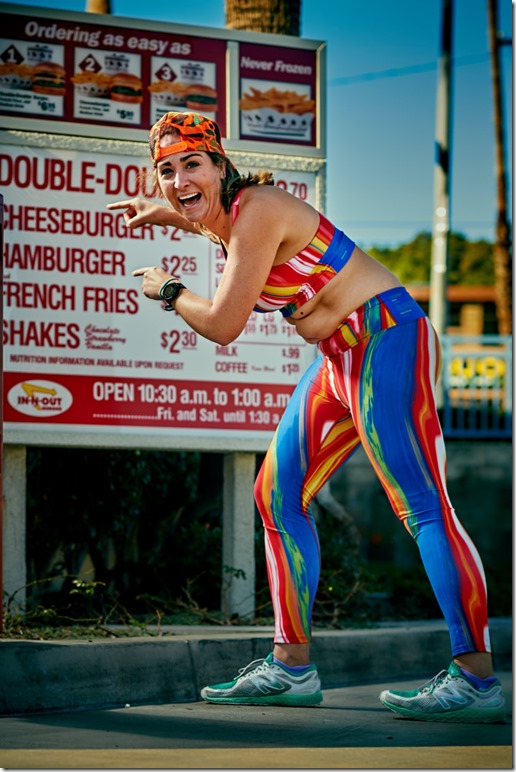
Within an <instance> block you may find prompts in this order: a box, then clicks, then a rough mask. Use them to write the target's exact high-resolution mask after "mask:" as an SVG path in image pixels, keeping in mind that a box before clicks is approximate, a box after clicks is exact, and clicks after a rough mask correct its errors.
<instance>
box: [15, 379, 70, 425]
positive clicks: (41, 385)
mask: <svg viewBox="0 0 516 772" xmlns="http://www.w3.org/2000/svg"><path fill="white" fill-rule="evenodd" d="M7 401H8V402H9V404H10V405H11V407H13V408H14V409H15V410H17V411H18V412H19V413H23V414H24V415H29V416H32V417H34V418H50V417H52V416H55V415H59V414H60V413H64V412H65V410H68V408H69V407H70V405H71V404H72V402H73V397H72V394H71V392H70V391H68V389H67V388H66V387H65V386H62V385H61V384H60V383H55V382H54V381H40V380H32V379H31V380H30V381H20V382H19V383H17V384H16V385H15V386H13V387H12V388H11V389H9V393H8V395H7Z"/></svg>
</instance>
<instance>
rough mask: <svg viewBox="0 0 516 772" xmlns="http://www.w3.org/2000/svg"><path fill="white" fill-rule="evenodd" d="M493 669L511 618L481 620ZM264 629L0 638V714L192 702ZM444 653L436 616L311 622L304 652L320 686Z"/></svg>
mask: <svg viewBox="0 0 516 772" xmlns="http://www.w3.org/2000/svg"><path fill="white" fill-rule="evenodd" d="M490 630H491V638H492V645H493V652H494V661H495V668H496V670H497V671H509V670H511V669H512V620H511V619H506V618H503V619H502V618H495V619H492V620H491V623H490ZM272 638H273V630H272V628H271V627H217V626H172V627H165V628H161V630H160V634H159V635H156V636H155V637H149V636H148V637H139V638H118V639H112V640H92V641H84V640H80V641H75V640H73V641H72V640H70V641H24V640H20V641H18V640H2V641H0V673H1V678H0V714H3V715H9V714H10V715H16V714H18V715H19V714H27V713H36V712H43V711H63V710H86V709H88V710H91V709H93V708H113V707H120V706H122V707H123V706H124V705H126V704H130V705H132V706H134V705H146V704H147V705H148V704H164V703H184V702H195V701H196V700H198V699H199V691H200V689H201V687H202V686H204V685H205V684H208V683H217V682H220V681H227V680H230V679H231V678H233V677H235V675H237V673H238V670H239V668H241V667H243V666H244V665H246V664H247V663H249V662H251V661H252V660H254V659H258V658H262V657H265V656H266V655H267V654H268V652H269V651H270V650H271V647H272ZM450 659H451V655H450V644H449V637H448V632H447V629H446V626H445V624H444V622H441V621H423V622H407V623H392V624H381V625H378V626H376V627H374V628H371V629H365V630H362V629H361V630H335V631H334V630H315V631H314V635H313V645H312V660H313V661H314V662H315V663H316V664H317V667H318V669H319V674H320V677H321V681H322V685H323V689H332V688H336V687H345V686H352V685H355V684H370V683H375V682H379V681H384V680H392V681H396V680H399V679H405V678H414V679H416V678H417V679H422V680H425V679H427V678H430V677H431V676H433V675H435V674H436V673H437V672H438V671H439V670H442V669H443V668H447V666H448V664H449V662H450Z"/></svg>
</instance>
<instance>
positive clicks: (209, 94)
mask: <svg viewBox="0 0 516 772" xmlns="http://www.w3.org/2000/svg"><path fill="white" fill-rule="evenodd" d="M186 107H187V109H188V110H194V111H195V112H199V113H216V112H217V110H218V109H219V106H218V104H217V92H216V91H215V89H214V88H212V87H211V86H205V85H203V84H202V83H197V84H196V83H192V84H191V85H189V86H188V90H187V92H186Z"/></svg>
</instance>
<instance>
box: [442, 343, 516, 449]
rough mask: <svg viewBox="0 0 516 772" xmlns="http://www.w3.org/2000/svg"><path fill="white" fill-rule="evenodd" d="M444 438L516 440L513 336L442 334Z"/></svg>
mask: <svg viewBox="0 0 516 772" xmlns="http://www.w3.org/2000/svg"><path fill="white" fill-rule="evenodd" d="M441 345H442V350H443V367H442V373H441V377H442V402H443V404H442V423H443V432H444V435H445V437H456V438H460V437H464V438H467V437H476V438H493V439H494V438H510V437H512V336H511V335H478V336H462V335H442V336H441Z"/></svg>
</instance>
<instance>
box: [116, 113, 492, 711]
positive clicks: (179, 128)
mask: <svg viewBox="0 0 516 772" xmlns="http://www.w3.org/2000/svg"><path fill="white" fill-rule="evenodd" d="M149 144H150V151H151V156H152V159H153V163H154V167H155V170H156V175H157V181H158V184H159V188H160V190H161V193H162V195H163V197H164V198H165V200H166V201H167V202H168V204H169V205H170V208H167V207H161V206H159V205H156V204H154V203H151V202H145V201H141V200H139V199H133V200H130V201H121V202H117V203H114V204H110V205H109V208H111V209H117V208H121V209H124V210H125V211H124V218H125V221H126V224H127V225H128V226H129V227H131V228H136V227H138V226H140V225H142V224H144V223H149V222H150V223H156V224H160V225H163V224H166V225H172V226H174V227H179V228H182V229H184V230H186V231H191V232H193V233H199V234H203V235H205V236H207V237H208V238H210V239H212V240H214V241H217V242H219V243H220V244H221V246H222V247H223V249H224V252H225V254H226V265H225V269H224V272H223V274H222V277H221V280H220V283H219V285H218V287H217V291H216V292H215V295H214V297H213V299H211V300H208V299H206V298H202V297H199V296H198V295H196V294H195V293H193V292H191V291H190V290H189V289H188V288H187V287H185V286H184V285H183V284H181V282H180V280H179V278H178V277H175V276H171V275H170V274H167V273H166V272H165V271H163V270H161V269H160V268H157V267H147V268H140V269H138V270H136V271H134V274H133V275H134V276H142V277H143V283H142V290H143V293H144V294H145V295H146V296H147V297H149V298H152V299H153V300H160V299H162V300H163V299H164V300H166V301H167V303H168V304H169V306H170V307H172V308H174V309H175V311H176V312H177V313H178V314H179V315H180V316H181V317H182V319H184V320H185V322H186V323H187V324H188V325H189V326H190V327H191V328H192V329H193V330H195V331H196V332H197V333H199V334H200V335H202V336H204V337H205V338H208V339H209V340H212V341H215V342H216V343H218V344H221V345H227V344H229V343H231V342H232V341H234V340H235V338H237V337H238V336H239V335H240V333H241V332H242V331H243V329H244V327H245V324H246V322H247V320H248V318H249V315H250V314H251V312H252V311H253V309H256V310H257V311H262V312H266V311H267V312H268V311H272V310H280V311H281V313H282V314H283V316H284V317H285V318H286V319H287V321H288V322H289V323H290V324H293V325H294V326H295V328H296V331H297V333H298V334H299V335H300V336H301V337H302V338H304V340H306V341H307V342H308V343H313V344H316V345H317V346H318V347H319V350H320V354H321V356H319V357H318V359H317V360H316V361H315V362H314V363H313V364H312V365H311V366H310V367H309V369H308V371H307V372H306V373H305V374H304V376H303V377H302V378H301V380H300V382H299V383H298V385H297V387H296V389H295V391H294V393H293V395H292V397H291V399H290V401H289V404H288V406H287V408H286V410H285V413H284V415H283V417H282V420H281V422H280V424H279V426H278V429H277V431H276V433H275V435H274V438H273V440H272V443H271V446H270V448H269V451H268V453H267V455H266V457H265V460H264V463H263V466H262V468H261V470H260V473H259V475H258V478H257V480H256V485H255V499H256V504H257V507H258V509H259V512H260V515H261V517H262V519H263V523H264V527H265V544H266V554H267V569H268V578H269V585H270V589H271V594H272V601H273V606H274V614H275V636H274V648H273V652H272V653H271V654H269V656H268V657H267V658H266V659H265V660H258V661H257V662H253V663H251V664H250V665H248V666H247V667H246V668H244V669H243V670H241V671H240V674H239V676H238V677H237V678H235V679H234V680H233V681H230V682H228V683H225V684H216V685H214V686H208V687H205V688H204V689H203V690H202V692H201V696H202V697H203V698H204V699H205V700H207V701H210V702H223V703H246V704H276V705H313V704H317V703H319V702H320V701H321V700H322V693H321V685H320V681H319V677H318V675H317V669H316V667H315V665H313V664H310V658H309V644H310V624H311V613H312V606H313V602H314V597H315V593H316V588H317V583H318V579H319V567H320V555H319V543H318V537H317V531H316V527H315V524H314V521H313V518H312V516H311V514H310V502H311V500H312V499H313V498H314V496H315V495H316V494H317V492H318V490H319V489H320V488H321V486H322V485H324V483H325V482H326V481H327V480H328V479H329V477H330V476H331V474H332V473H333V472H334V471H335V470H336V469H337V468H338V467H339V466H340V465H341V464H343V463H344V462H345V461H346V460H347V459H348V458H349V457H350V456H351V454H352V453H353V452H354V451H355V450H356V449H357V447H358V446H359V445H360V444H361V445H362V447H363V448H364V450H365V452H366V453H367V455H368V457H369V459H370V461H371V463H372V465H373V467H374V469H375V471H376V473H377V475H378V477H379V479H380V481H381V483H382V485H383V487H384V489H385V491H386V493H387V496H388V498H389V500H390V503H391V505H392V507H393V509H394V512H395V514H396V515H397V517H398V518H399V519H400V520H401V521H402V523H403V524H404V525H405V527H406V528H407V529H408V531H409V532H410V533H411V534H412V536H413V537H414V538H415V539H416V541H417V544H418V546H419V549H420V552H421V557H422V560H423V563H424V566H425V569H426V571H427V574H428V577H429V579H430V582H431V584H432V587H433V590H434V593H435V595H436V597H437V600H438V602H439V604H440V606H441V609H442V611H443V614H444V616H445V619H446V621H447V624H448V628H449V632H450V638H451V645H452V653H453V661H452V663H451V665H450V667H449V670H448V671H447V672H446V671H443V672H442V673H440V674H439V675H438V676H436V678H435V679H433V681H432V682H431V683H430V684H428V685H425V687H423V688H422V689H421V690H419V691H418V692H395V691H386V692H382V694H381V695H380V699H381V701H382V702H383V704H384V705H386V706H387V707H389V708H390V709H392V710H393V711H396V712H398V713H400V714H401V715H404V716H407V717H409V718H419V719H426V720H455V721H461V722H464V721H478V722H492V721H499V720H502V719H503V716H504V699H503V694H502V691H501V686H500V683H499V681H498V680H497V679H496V678H495V677H494V676H493V671H492V664H491V655H490V653H489V652H490V644H489V632H488V621H487V600H486V588H485V580H484V575H483V570H482V565H481V561H480V558H479V556H478V554H477V552H476V550H475V548H474V546H473V545H472V543H471V541H470V539H469V537H468V536H467V534H466V533H465V531H464V529H463V528H462V526H461V525H460V523H459V522H458V520H457V518H456V516H455V513H454V510H453V509H452V506H451V504H450V501H449V499H448V495H447V492H446V483H445V455H444V444H443V437H442V432H441V428H440V425H439V420H438V417H437V413H436V407H435V401H434V386H435V381H436V379H437V376H438V371H439V362H440V360H439V348H438V341H437V338H436V335H435V332H434V330H433V328H432V327H431V325H430V322H429V320H428V318H427V317H426V316H425V314H424V313H423V311H422V310H421V308H420V307H419V306H418V305H417V304H416V303H415V301H414V300H413V299H412V298H411V297H410V295H409V294H408V293H407V291H406V290H405V289H404V288H403V287H402V286H401V284H400V282H399V281H398V279H397V278H396V277H395V276H394V275H393V274H392V273H391V272H390V271H388V270H387V269H386V268H385V267H383V266H382V265H381V264H379V263H378V262H376V261H375V260H373V259H372V258H371V257H370V256H369V255H367V254H365V253H364V252H363V251H362V250H361V249H360V248H359V247H358V246H356V245H355V244H354V243H353V242H352V241H351V239H349V238H348V237H347V236H346V235H345V234H343V233H342V232H340V231H339V230H337V229H336V228H335V227H334V226H333V225H332V224H331V223H330V222H329V221H328V220H327V219H326V218H325V217H324V216H323V215H322V214H320V213H319V212H317V211H316V210H315V209H314V208H313V207H312V206H310V205H309V204H307V203H306V202H303V201H301V200H299V199H298V198H296V197H295V196H292V195H291V194H289V193H287V192H286V191H283V190H280V189H279V188H276V187H274V185H273V181H272V177H271V175H270V174H268V173H261V174H259V175H248V176H247V177H241V176H240V175H239V174H238V172H237V170H236V169H235V168H234V166H233V165H232V164H231V162H230V161H229V159H228V158H227V157H226V155H225V153H224V150H223V148H222V145H221V139H220V132H219V129H218V127H217V125H216V124H215V123H214V122H212V121H211V120H209V119H206V118H204V117H203V116H201V115H198V114H195V113H167V114H165V115H164V116H163V117H162V118H161V119H160V120H159V121H158V122H157V123H156V124H155V126H154V127H153V128H152V130H151V133H150V137H149ZM314 234H315V235H314ZM447 694H452V695H453V694H455V695H457V694H458V695H460V697H458V698H457V696H456V698H455V699H450V700H446V699H443V698H444V697H446V695H447Z"/></svg>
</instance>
